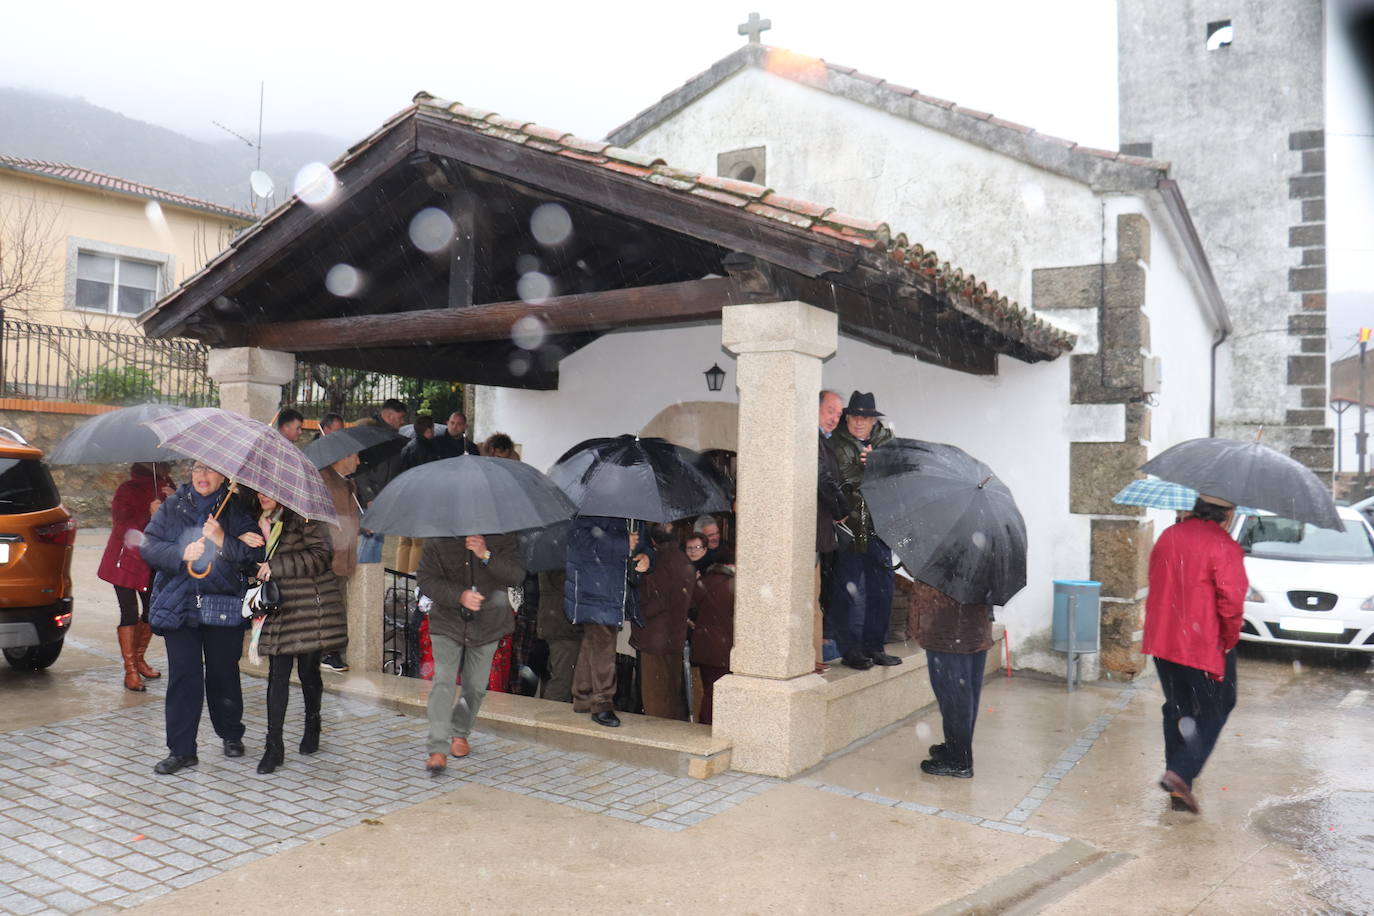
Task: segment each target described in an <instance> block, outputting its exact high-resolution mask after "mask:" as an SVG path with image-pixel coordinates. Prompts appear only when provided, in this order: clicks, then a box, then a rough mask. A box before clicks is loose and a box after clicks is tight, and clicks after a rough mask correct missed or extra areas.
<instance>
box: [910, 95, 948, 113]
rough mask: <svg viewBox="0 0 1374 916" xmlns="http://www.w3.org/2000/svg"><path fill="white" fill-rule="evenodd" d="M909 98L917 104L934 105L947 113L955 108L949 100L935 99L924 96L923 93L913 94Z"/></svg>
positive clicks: (931, 96) (930, 96)
mask: <svg viewBox="0 0 1374 916" xmlns="http://www.w3.org/2000/svg"><path fill="white" fill-rule="evenodd" d="M911 97H912V98H913V99H915V100H916V101H918V102H925V103H926V104H927V105H934V106H936V107H937V108H943V109H945V110H947V111H949V110H953V109H954V107H955V105H954V103H953V102H951V101H950V100H949V99H940V98H936V97H935V96H933V95H926V94H925V93H923V92H913V93H912V94H911Z"/></svg>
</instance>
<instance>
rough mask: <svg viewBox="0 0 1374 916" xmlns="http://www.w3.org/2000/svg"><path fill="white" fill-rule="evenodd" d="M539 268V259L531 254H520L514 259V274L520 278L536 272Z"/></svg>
mask: <svg viewBox="0 0 1374 916" xmlns="http://www.w3.org/2000/svg"><path fill="white" fill-rule="evenodd" d="M541 266H542V265H541V264H540V263H539V259H538V258H536V257H535V256H534V255H532V254H522V255H520V257H518V258H516V259H515V272H516V273H517V274H518V275H520V276H524V275H525V274H527V273H529V272H530V271H532V270H538V269H539V268H540V267H541Z"/></svg>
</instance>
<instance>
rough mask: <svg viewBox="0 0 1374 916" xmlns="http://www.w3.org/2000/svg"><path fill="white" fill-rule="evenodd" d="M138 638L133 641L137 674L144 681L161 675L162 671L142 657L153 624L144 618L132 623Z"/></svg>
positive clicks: (149, 638) (151, 633)
mask: <svg viewBox="0 0 1374 916" xmlns="http://www.w3.org/2000/svg"><path fill="white" fill-rule="evenodd" d="M134 627H135V629H136V631H137V636H138V638H137V639H136V640H135V641H134V667H136V668H137V669H138V674H139V676H140V677H142V678H143V679H144V680H145V681H151V680H154V679H156V678H160V677H162V672H161V671H159V670H157V669H156V668H154V667H153V666H152V665H150V664H148V662H147V661H145V660H144V658H143V653H144V652H147V651H148V643H149V642H151V641H152V638H153V625H152V624H151V623H149V622H148V621H146V620H142V621H139V622H138V623H137V624H135V625H134Z"/></svg>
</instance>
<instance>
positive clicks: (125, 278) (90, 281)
mask: <svg viewBox="0 0 1374 916" xmlns="http://www.w3.org/2000/svg"><path fill="white" fill-rule="evenodd" d="M161 268H162V265H160V264H156V263H152V262H149V261H139V260H135V259H133V258H124V257H117V256H114V255H109V254H100V253H97V252H94V251H78V252H77V255H76V297H75V300H74V302H73V306H74V307H75V308H78V309H85V310H88V311H96V312H104V313H106V314H108V315H126V316H134V315H141V314H143V313H144V312H146V311H147V310H148V309H150V308H152V307H153V303H154V302H156V301H157V298H158V292H159V277H160V274H161Z"/></svg>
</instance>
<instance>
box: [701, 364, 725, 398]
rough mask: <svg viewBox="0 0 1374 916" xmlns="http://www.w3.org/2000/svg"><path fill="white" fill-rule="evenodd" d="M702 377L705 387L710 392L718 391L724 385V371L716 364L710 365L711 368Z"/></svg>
mask: <svg viewBox="0 0 1374 916" xmlns="http://www.w3.org/2000/svg"><path fill="white" fill-rule="evenodd" d="M702 375H704V376H706V387H707V388H708V389H710V390H711V391H719V390H720V386H721V385H723V384H725V370H724V369H722V368H721V367H720V365H719V364H717V363H712V364H711V368H710V369H707V370H706V371H705V372H703V373H702Z"/></svg>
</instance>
